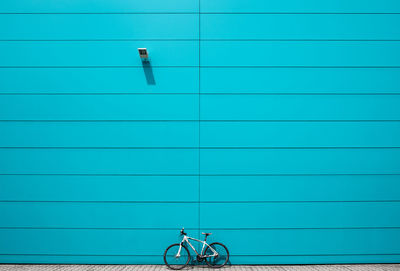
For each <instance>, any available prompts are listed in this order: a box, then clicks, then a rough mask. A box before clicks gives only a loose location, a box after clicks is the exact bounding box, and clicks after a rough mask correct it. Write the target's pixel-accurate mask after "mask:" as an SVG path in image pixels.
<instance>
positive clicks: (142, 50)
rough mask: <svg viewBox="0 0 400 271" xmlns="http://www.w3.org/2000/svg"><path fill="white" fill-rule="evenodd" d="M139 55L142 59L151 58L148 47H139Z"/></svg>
mask: <svg viewBox="0 0 400 271" xmlns="http://www.w3.org/2000/svg"><path fill="white" fill-rule="evenodd" d="M138 51H139V56H140V58H141V59H142V60H144V61H146V60H148V59H149V53H148V52H147V49H146V48H138Z"/></svg>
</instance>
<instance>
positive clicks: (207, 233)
mask: <svg viewBox="0 0 400 271" xmlns="http://www.w3.org/2000/svg"><path fill="white" fill-rule="evenodd" d="M201 234H204V235H205V236H209V235H211V234H212V232H202V233H201Z"/></svg>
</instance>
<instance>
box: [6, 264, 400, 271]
mask: <svg viewBox="0 0 400 271" xmlns="http://www.w3.org/2000/svg"><path fill="white" fill-rule="evenodd" d="M167 270H169V269H167V268H166V267H165V266H162V265H7V264H4V265H0V271H167ZM184 270H189V271H211V270H215V269H209V268H207V267H203V266H196V267H193V266H191V267H188V268H185V269H184ZM222 270H224V271H400V264H365V265H350V264H347V265H268V266H266V265H253V266H249V265H235V266H228V267H224V268H223V269H221V271H222Z"/></svg>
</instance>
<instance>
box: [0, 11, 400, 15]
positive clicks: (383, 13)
mask: <svg viewBox="0 0 400 271" xmlns="http://www.w3.org/2000/svg"><path fill="white" fill-rule="evenodd" d="M92 14H93V15H114V14H115V15H118V14H121V15H124V14H128V15H129V14H157V15H162V14H166V15H168V14H177V15H180V14H193V15H199V14H200V15H202V14H205V15H207V14H211V15H218V14H220V15H225V14H238V15H246V14H251V15H257V14H260V15H262V14H277V15H279V14H289V15H290V14H294V15H297V14H306V15H313V14H317V15H318V14H323V15H325V14H326V15H330V14H333V15H342V14H344V15H396V14H400V13H399V12H199V11H176V12H168V11H165V12H163V11H159V12H156V11H152V12H151V11H149V12H146V11H143V12H0V15H92Z"/></svg>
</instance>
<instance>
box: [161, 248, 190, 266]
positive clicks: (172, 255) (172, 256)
mask: <svg viewBox="0 0 400 271" xmlns="http://www.w3.org/2000/svg"><path fill="white" fill-rule="evenodd" d="M181 247H182V248H181ZM179 249H180V252H179ZM178 252H179V255H178ZM189 261H190V253H189V250H188V249H187V247H185V246H181V245H180V244H172V245H170V246H169V247H167V249H166V250H165V252H164V262H165V265H166V266H168V267H169V268H171V269H174V270H180V269H182V268H184V267H185V266H187V265H188V264H189Z"/></svg>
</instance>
